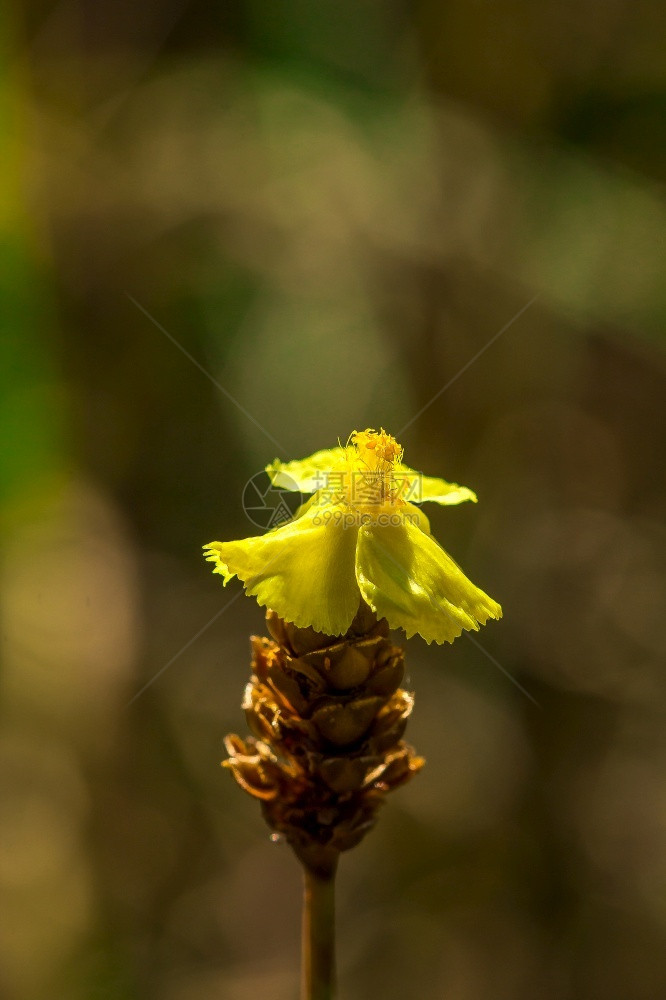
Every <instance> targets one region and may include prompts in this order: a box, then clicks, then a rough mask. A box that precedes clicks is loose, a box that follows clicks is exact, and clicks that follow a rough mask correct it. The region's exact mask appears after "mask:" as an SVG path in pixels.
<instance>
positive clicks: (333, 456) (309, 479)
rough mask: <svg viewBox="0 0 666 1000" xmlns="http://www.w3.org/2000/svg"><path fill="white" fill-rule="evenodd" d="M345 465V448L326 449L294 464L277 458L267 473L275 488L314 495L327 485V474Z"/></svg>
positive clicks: (269, 466)
mask: <svg viewBox="0 0 666 1000" xmlns="http://www.w3.org/2000/svg"><path fill="white" fill-rule="evenodd" d="M344 464H345V449H344V448H326V449H324V450H323V451H316V452H315V453H314V455H310V456H309V457H308V458H302V459H299V460H297V461H294V462H281V461H280V460H279V459H277V458H276V459H275V461H274V462H271V464H270V465H267V466H266V472H267V473H268V475H269V476H270V480H271V483H272V484H273V486H277V487H279V488H280V489H283V490H300V492H301V493H314V492H315V490H318V489H321V488H322V487H323V486H326V485H327V482H326V473H328V472H332V471H333V470H335V469H340V468H342V467H344Z"/></svg>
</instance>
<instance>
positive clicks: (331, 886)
mask: <svg viewBox="0 0 666 1000" xmlns="http://www.w3.org/2000/svg"><path fill="white" fill-rule="evenodd" d="M303 873H304V886H303V888H304V892H303V955H302V958H303V965H302V969H303V979H302V985H301V991H302V992H301V1000H333V997H334V991H335V867H333V870H332V871H331V872H330V873H326V874H322V873H321V872H315V871H313V870H312V869H310V868H307V867H305V866H304V867H303Z"/></svg>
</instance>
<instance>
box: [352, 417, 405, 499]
mask: <svg viewBox="0 0 666 1000" xmlns="http://www.w3.org/2000/svg"><path fill="white" fill-rule="evenodd" d="M401 459H402V448H401V447H400V445H399V444H398V442H397V441H396V440H395V438H393V437H391V435H390V434H387V433H386V431H385V430H383V429H382V430H380V431H374V430H371V429H370V428H368V429H367V430H365V431H354V432H353V433H352V434H350V436H349V442H348V444H347V464H348V475H347V482H346V483H345V494H346V496H345V499H346V501H347V503H348V504H351V505H352V506H353V507H362V508H368V507H370V508H372V507H383V506H385V505H386V504H390V505H392V506H396V505H398V504H402V503H403V502H404V501H402V500H401V499H400V497H399V495H398V494H399V490H398V488H397V484H396V482H395V477H394V470H395V467H396V465H398V464H399V462H400V461H401Z"/></svg>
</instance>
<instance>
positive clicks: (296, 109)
mask: <svg viewBox="0 0 666 1000" xmlns="http://www.w3.org/2000/svg"><path fill="white" fill-rule="evenodd" d="M0 19H1V20H0V29H1V30H0V34H1V41H0V44H1V46H2V81H1V88H2V92H1V94H0V125H1V133H0V134H1V135H2V141H3V157H2V161H1V166H0V170H1V171H2V191H1V193H0V240H1V243H0V246H1V250H0V253H1V267H0V311H1V314H2V330H1V334H0V336H1V341H0V387H1V388H0V425H1V433H0V448H1V449H2V450H1V461H0V518H1V522H0V523H1V526H2V566H1V577H0V596H1V599H2V661H3V665H2V673H1V675H0V691H1V698H2V707H1V709H0V713H1V714H0V719H1V723H2V732H1V735H0V899H1V900H2V902H1V903H0V907H1V909H2V919H1V922H0V994H1V995H2V996H3V997H6V998H7V1000H43V998H47V997H48V998H49V1000H89V998H92V1000H96V998H99V1000H126V998H127V1000H133V998H137V1000H153V998H155V1000H212V998H213V997H219V998H230V1000H253V998H255V997H260V996H261V997H265V998H267V1000H293V998H295V997H296V995H297V989H298V987H297V979H298V949H299V907H300V876H299V869H298V866H297V864H296V862H295V861H294V860H293V858H292V857H291V855H290V852H289V851H288V849H287V848H286V847H285V846H284V845H274V844H272V843H271V842H270V840H269V835H268V831H267V830H266V828H265V827H264V826H263V824H262V821H261V818H260V815H259V810H258V808H257V806H256V804H255V803H254V802H252V801H250V800H249V799H246V797H245V796H244V795H243V794H242V793H241V792H240V791H239V790H238V789H237V788H236V787H235V786H234V785H233V782H232V780H231V778H230V777H229V775H228V774H226V773H223V772H221V770H220V768H219V766H218V763H219V760H220V759H221V756H222V737H223V735H224V734H225V733H226V732H228V731H229V730H232V731H240V732H241V733H244V732H245V731H246V730H245V722H244V719H243V717H242V713H241V710H240V699H241V695H242V690H243V686H244V684H245V681H246V678H247V672H248V635H249V634H250V633H251V632H260V631H262V628H263V620H262V613H261V611H260V609H259V608H258V607H257V606H256V604H254V602H253V601H251V600H248V599H246V598H244V597H243V598H239V599H237V600H236V601H235V602H234V603H233V604H232V605H230V606H229V607H228V609H227V604H228V602H229V600H230V598H231V597H232V596H233V595H234V594H235V593H236V591H237V589H238V585H237V584H236V583H234V584H232V585H230V587H229V589H228V590H227V591H224V590H223V589H222V587H221V585H220V581H219V579H218V578H214V577H212V576H211V574H210V568H209V567H208V566H207V565H206V564H205V563H204V562H203V560H202V558H201V554H200V548H201V545H202V544H203V543H204V542H207V541H210V540H211V539H213V538H219V539H224V538H232V537H237V536H244V535H247V534H251V533H254V532H255V531H256V529H255V527H254V526H253V525H251V524H250V523H249V522H248V520H247V518H246V517H245V515H244V513H243V510H242V505H241V494H242V490H243V486H244V484H245V482H246V481H247V480H248V478H249V477H250V476H251V475H253V474H254V473H256V472H258V471H259V470H261V469H262V468H263V466H264V465H265V464H266V462H268V461H270V460H272V459H273V458H275V457H276V456H277V457H280V458H283V459H288V458H294V457H301V456H303V455H306V454H308V453H309V452H310V451H313V450H315V449H317V448H321V447H328V446H331V445H333V444H335V442H336V440H337V439H338V437H340V438H341V439H342V440H343V441H344V440H345V439H346V437H347V435H348V434H349V432H350V431H351V430H353V429H354V428H363V427H366V426H374V427H379V426H383V427H385V428H386V429H387V430H389V431H390V432H392V433H394V434H396V435H397V436H399V439H400V440H401V443H402V444H403V445H404V447H405V457H406V460H407V461H408V462H409V464H411V465H413V466H414V467H416V468H421V469H423V470H424V471H425V472H427V473H430V474H436V475H444V476H445V477H447V478H449V479H451V480H454V481H457V482H460V483H465V484H467V485H469V486H471V487H472V488H474V489H475V490H477V491H478V494H479V497H480V503H479V505H478V506H475V507H473V506H472V505H468V506H467V507H464V508H463V507H461V508H459V509H458V508H451V509H443V510H435V511H434V512H432V522H433V528H434V531H435V533H436V535H437V537H438V538H439V539H440V540H441V541H442V543H443V544H444V545H445V547H446V548H447V549H448V550H449V551H450V552H451V553H452V555H453V556H454V558H456V559H457V560H458V561H460V562H461V563H462V565H463V566H464V568H465V570H466V571H467V572H468V574H469V575H470V577H471V578H472V579H473V580H474V581H475V582H477V583H478V584H479V585H481V586H482V587H483V588H484V589H485V590H487V591H488V592H489V593H490V594H492V595H493V596H494V597H496V598H497V599H499V600H500V601H501V602H502V604H503V606H504V612H505V618H504V620H503V621H502V622H501V623H499V624H490V625H489V626H488V627H487V628H486V629H484V630H483V632H482V633H481V634H480V635H479V637H478V638H479V641H480V643H481V645H482V647H483V648H479V647H478V646H475V645H473V644H472V643H471V642H469V641H468V640H467V638H465V637H462V638H460V639H459V640H458V641H457V642H456V644H455V645H454V646H451V647H449V646H447V647H444V648H436V647H426V646H425V644H424V643H422V642H421V641H419V640H418V639H415V640H411V641H410V642H409V643H408V644H407V645H408V661H409V664H410V677H409V685H410V687H412V688H413V689H414V690H415V692H416V710H415V713H414V716H413V718H412V721H411V724H410V728H409V731H408V736H409V737H410V738H411V740H412V742H413V743H414V744H415V746H416V747H417V749H418V750H419V751H420V752H422V753H424V754H425V755H426V757H427V759H428V766H427V768H426V770H425V771H424V772H423V773H422V774H421V775H420V776H419V777H418V778H417V779H416V780H415V781H414V782H413V784H412V785H411V786H410V787H407V788H405V789H403V790H401V791H400V792H399V793H397V794H396V795H395V796H394V797H393V798H392V799H391V800H390V801H389V803H388V805H387V807H386V808H385V810H384V812H383V814H382V817H381V820H380V823H379V825H378V827H377V829H376V831H374V832H373V834H372V835H371V836H370V837H368V839H367V840H366V841H365V842H364V843H363V844H362V845H361V846H360V847H359V848H357V849H356V850H355V851H353V852H351V853H350V854H349V855H347V856H346V857H345V858H344V859H343V864H342V866H341V872H340V877H339V884H340V887H339V916H338V921H339V946H340V996H341V998H345V1000H366V998H367V997H369V996H382V997H383V998H384V1000H394V998H395V1000H398V998H404V997H410V998H411V997H436V998H443V1000H487V998H489V997H492V998H493V1000H533V998H535V997H539V998H544V1000H578V998H585V1000H588V998H589V1000H596V998H599V1000H602V998H603V1000H626V998H629V997H631V998H632V1000H656V998H659V997H662V996H664V995H666V727H665V726H664V721H665V709H666V685H665V678H664V670H663V663H664V656H665V654H666V625H665V618H666V616H665V608H666V573H665V571H666V531H665V528H664V517H663V515H664V505H665V504H664V498H665V489H664V486H665V482H664V480H665V469H664V438H665V436H666V419H665V418H666V391H665V390H666V351H665V344H664V339H663V320H664V312H665V305H666V301H665V287H666V285H665V283H664V276H663V270H662V265H663V259H662V258H660V251H662V252H663V248H662V244H661V241H662V240H663V233H664V223H665V222H666V211H665V208H664V201H663V199H662V195H663V181H664V166H665V155H664V144H663V137H664V118H665V115H664V112H665V110H666V63H665V61H664V58H663V46H662V38H661V37H660V36H661V29H662V28H663V23H662V22H663V11H662V9H661V5H660V4H659V3H657V0H645V2H643V3H638V4H637V3H630V2H629V0H611V2H607V3H605V4H601V3H599V2H598V0H577V2H575V3H574V2H572V0H559V2H557V3H555V2H549V3H543V4H531V3H529V2H528V0H500V2H498V3H495V4H492V5H484V4H481V3H479V2H472V0H450V2H445V3H437V2H435V0H417V2H413V3H407V2H405V0H384V2H381V3H380V2H378V0H337V2H335V3H333V2H331V0H310V2H305V0H283V2H281V3H271V2H268V0H266V2H261V0H227V2H218V3H203V2H199V0H189V2H188V0H163V2H153V3H147V4H134V3H130V2H128V0H122V2H118V0H116V2H111V0H95V2H94V3H93V2H89V3H85V2H83V0H56V2H45V0H44V2H39V0H35V2H33V3H30V2H28V3H24V4H22V5H15V6H12V5H11V4H10V6H9V7H6V6H5V7H3V9H2V13H1V14H0ZM535 296H538V298H536V300H535ZM528 303H531V304H529V306H528ZM526 306H528V308H525V307H526ZM519 313H520V315H518V314H519ZM512 321H513V322H512ZM500 331H503V332H501V334H500ZM497 334H500V335H499V336H496V335H497ZM491 341H492V343H491ZM477 355H478V357H477ZM475 358H476V360H473V359H475ZM232 397H233V398H232ZM417 414H418V416H417V417H416V419H413V418H414V417H415V416H416V415H417ZM405 425H407V426H406V427H405ZM402 428H405V429H404V431H403V430H402ZM429 513H431V512H430V511H429ZM484 651H485V652H484ZM486 653H487V654H488V655H486ZM493 661H497V664H499V665H500V666H501V668H502V669H503V670H505V671H507V672H508V673H510V674H511V675H512V676H513V677H514V678H515V679H516V680H517V681H518V682H519V684H520V685H521V686H522V687H524V688H525V690H526V691H527V692H529V695H530V697H531V698H532V699H534V700H535V701H536V702H537V703H538V704H536V705H535V704H534V703H533V701H531V700H530V698H528V697H526V696H525V694H523V693H522V691H521V690H519V688H518V687H517V686H515V685H514V684H512V683H511V681H510V680H509V679H508V678H507V676H505V674H504V673H502V670H501V669H498V666H497V665H496V663H495V662H493ZM160 671H162V672H161V673H160V675H159V677H157V679H155V681H154V683H152V684H150V686H148V687H147V688H145V690H143V689H144V687H145V685H147V684H148V683H149V682H150V681H151V679H153V678H154V677H155V676H156V675H157V674H158V672H160ZM137 695H138V697H137Z"/></svg>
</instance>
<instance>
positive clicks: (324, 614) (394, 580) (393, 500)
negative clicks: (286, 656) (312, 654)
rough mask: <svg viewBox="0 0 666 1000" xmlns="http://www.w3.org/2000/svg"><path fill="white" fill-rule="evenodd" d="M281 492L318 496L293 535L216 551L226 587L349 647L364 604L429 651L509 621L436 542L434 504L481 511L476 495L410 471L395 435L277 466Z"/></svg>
mask: <svg viewBox="0 0 666 1000" xmlns="http://www.w3.org/2000/svg"><path fill="white" fill-rule="evenodd" d="M266 471H267V472H268V474H269V476H270V478H271V481H272V483H273V485H274V486H277V487H280V488H284V489H291V490H299V491H300V492H302V493H312V494H313V496H312V497H311V498H310V500H309V501H308V502H307V503H305V504H304V505H303V506H302V507H300V508H299V510H298V511H297V512H296V515H295V517H294V518H293V519H292V520H290V521H289V522H288V523H287V524H284V525H283V526H281V527H278V528H275V529H273V530H272V531H268V532H266V534H264V535H259V536H256V537H252V538H245V539H243V540H241V541H234V542H211V543H210V544H209V545H206V546H205V547H204V549H205V552H206V558H207V559H208V560H209V561H210V562H213V563H214V564H215V569H214V572H215V573H220V574H221V575H222V577H223V581H224V584H225V585H226V584H227V583H228V581H229V580H231V579H232V577H234V576H237V577H238V578H239V579H240V580H242V581H243V584H244V585H245V589H246V591H247V593H248V594H250V595H252V596H253V597H256V599H257V601H258V602H259V604H261V605H264V606H266V607H270V608H272V609H273V610H274V611H275V612H277V614H278V615H279V616H280V617H281V618H284V619H285V620H286V621H289V622H293V623H294V624H295V625H298V626H302V627H307V626H311V627H312V628H314V629H315V630H316V631H318V632H325V633H328V634H329V635H342V634H344V633H345V632H346V631H347V629H348V628H349V626H350V625H351V622H352V619H353V618H354V615H355V614H356V612H357V610H358V606H359V601H360V599H361V598H363V600H364V601H366V603H367V604H369V605H370V607H371V608H372V610H373V611H374V612H375V613H376V614H377V616H378V617H380V618H382V617H383V618H386V619H387V620H388V623H389V626H390V627H391V628H402V629H404V630H405V632H406V633H407V636H408V637H409V636H412V635H414V634H415V633H417V632H418V633H419V634H420V635H421V636H423V638H424V639H425V640H426V642H433V641H434V642H452V641H453V640H454V639H455V638H456V637H457V636H459V635H460V634H461V632H462V631H463V629H474V630H478V628H479V625H483V624H485V622H486V621H487V620H488V619H489V618H501V617H502V609H501V608H500V606H499V604H497V603H496V602H495V601H493V600H492V598H490V597H488V596H487V594H484V593H483V591H482V590H479V588H478V587H475V586H474V584H473V583H471V581H470V580H468V579H467V577H466V576H465V574H464V573H463V571H462V570H461V569H460V567H459V566H458V565H457V564H456V563H455V562H454V561H453V559H452V558H451V557H450V556H449V555H448V554H447V553H446V552H445V551H444V549H443V548H442V547H441V546H440V545H439V543H438V542H437V541H436V540H435V539H434V538H433V536H432V535H431V533H430V525H429V522H428V519H427V518H426V516H425V515H424V514H423V513H422V512H421V511H420V509H419V508H418V507H417V506H416V504H417V503H421V502H423V501H427V500H429V501H433V502H434V503H439V504H458V503H462V502H463V501H464V500H473V501H474V502H476V496H475V494H474V493H472V491H471V490H468V489H467V488H466V487H465V486H457V485H456V484H455V483H447V482H446V481H445V480H444V479H434V478H431V477H429V476H423V475H421V473H419V472H416V471H415V470H414V469H410V468H409V467H408V466H406V465H404V464H403V462H402V448H401V447H400V446H399V445H398V443H397V442H396V441H395V439H394V438H392V437H391V436H390V435H389V434H387V433H386V432H385V431H384V430H381V431H374V430H365V431H354V433H353V434H351V435H350V437H349V440H348V442H347V445H346V446H345V447H338V448H331V449H328V450H326V451H318V452H315V454H314V455H310V457H309V458H305V459H302V460H301V461H295V462H285V463H283V462H280V461H278V460H277V459H276V461H275V462H273V463H272V464H271V465H269V466H267V468H266Z"/></svg>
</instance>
